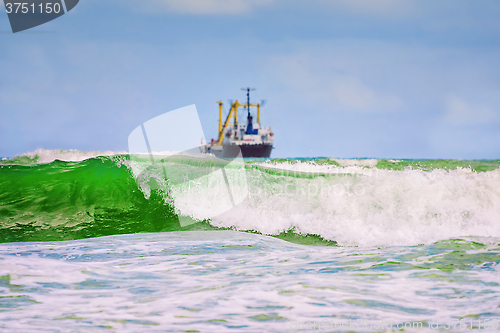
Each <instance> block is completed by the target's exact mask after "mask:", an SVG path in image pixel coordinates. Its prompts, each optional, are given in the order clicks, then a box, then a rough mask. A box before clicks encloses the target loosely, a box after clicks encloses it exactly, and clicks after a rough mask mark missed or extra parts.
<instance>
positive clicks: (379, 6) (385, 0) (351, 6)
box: [323, 0, 415, 18]
mask: <svg viewBox="0 0 500 333" xmlns="http://www.w3.org/2000/svg"><path fill="white" fill-rule="evenodd" d="M323 2H324V3H325V4H327V5H328V6H330V7H332V8H334V9H336V10H341V11H346V12H348V13H350V14H354V15H361V16H375V17H382V18H388V17H395V18H402V17H403V16H407V15H408V14H410V13H412V12H414V11H415V5H414V3H413V1H411V0H336V1H331V0H324V1H323Z"/></svg>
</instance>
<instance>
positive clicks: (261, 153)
mask: <svg viewBox="0 0 500 333" xmlns="http://www.w3.org/2000/svg"><path fill="white" fill-rule="evenodd" d="M245 90H246V91H247V103H246V104H240V103H239V102H238V100H236V101H235V102H234V103H231V105H230V109H229V114H228V115H227V117H226V120H225V121H224V122H223V121H222V120H223V119H222V118H223V117H222V113H223V103H222V102H217V104H219V133H218V136H217V140H215V139H212V140H211V142H210V143H206V144H203V145H201V146H200V150H201V152H202V153H206V154H214V155H215V156H216V157H218V158H234V157H237V156H239V155H240V152H241V155H242V156H243V157H270V156H271V152H272V150H273V145H274V140H273V136H274V133H273V131H272V129H271V127H262V126H261V124H260V108H261V106H262V104H251V103H250V91H252V90H253V89H250V88H245ZM240 108H243V109H246V111H247V117H246V121H243V122H238V111H239V109H240ZM250 108H255V109H256V116H257V117H256V118H257V119H256V121H255V122H254V117H253V116H252V113H251V109H250Z"/></svg>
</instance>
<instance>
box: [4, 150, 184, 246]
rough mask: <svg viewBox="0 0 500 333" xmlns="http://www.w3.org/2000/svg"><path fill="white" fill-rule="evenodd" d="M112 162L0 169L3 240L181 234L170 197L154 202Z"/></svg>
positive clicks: (155, 194) (155, 197) (157, 196)
mask: <svg viewBox="0 0 500 333" xmlns="http://www.w3.org/2000/svg"><path fill="white" fill-rule="evenodd" d="M122 158H123V157H122ZM117 162H118V161H117V160H116V158H115V159H112V158H92V159H88V160H85V161H83V162H61V161H57V160H56V161H54V162H52V163H48V164H41V165H30V166H25V165H2V166H0V184H1V189H2V190H1V192H0V221H1V223H0V240H1V241H2V242H20V241H48V240H70V239H80V238H89V237H98V236H106V235H114V234H125V233H137V232H158V231H173V230H180V225H179V222H178V218H177V215H176V214H175V212H174V207H173V206H172V205H171V204H169V203H168V200H166V199H168V198H167V194H165V193H162V192H161V191H160V190H152V191H151V194H150V196H149V198H146V197H145V195H144V193H143V192H141V189H140V188H139V186H138V185H137V183H136V182H135V180H134V178H133V177H132V175H131V172H130V170H129V169H128V168H127V167H126V166H125V165H123V164H120V163H117Z"/></svg>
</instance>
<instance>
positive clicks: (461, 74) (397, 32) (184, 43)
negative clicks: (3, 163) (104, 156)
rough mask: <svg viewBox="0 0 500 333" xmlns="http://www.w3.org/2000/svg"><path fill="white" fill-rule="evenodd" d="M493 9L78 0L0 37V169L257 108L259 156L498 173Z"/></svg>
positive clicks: (0, 25) (264, 0) (367, 1)
mask: <svg viewBox="0 0 500 333" xmlns="http://www.w3.org/2000/svg"><path fill="white" fill-rule="evenodd" d="M499 17H500V2H498V1H496V0H492V1H486V0H479V1H462V0H447V1H439V0H437V1H413V0H379V1H376V0H308V1H305V0H300V1H299V0H141V1H132V0H80V3H79V4H78V6H77V7H75V9H73V10H72V11H71V12H70V13H68V14H67V15H64V16H62V17H60V18H58V19H56V20H54V21H52V22H50V23H47V24H45V25H42V26H39V27H36V28H34V29H31V30H28V31H25V32H20V33H17V34H12V33H9V31H10V26H9V23H8V18H7V15H6V13H5V12H4V11H3V10H2V11H0V66H1V67H0V68H1V69H0V156H14V155H18V154H22V153H24V152H28V151H33V150H35V149H37V148H45V149H79V150H92V151H93V150H127V137H128V135H129V134H130V132H131V131H132V130H133V129H134V128H135V127H137V126H139V125H140V124H141V123H143V122H145V121H147V120H149V119H151V118H153V117H155V116H158V115H160V114H162V113H164V112H167V111H170V110H174V109H177V108H180V107H183V106H186V105H190V104H196V106H197V108H198V112H199V114H200V119H201V122H202V125H203V127H204V131H205V136H206V138H207V139H210V138H212V137H215V136H216V131H217V116H218V110H217V104H216V103H215V101H217V100H222V101H224V102H225V103H226V104H225V108H226V111H227V100H228V99H232V100H234V99H240V100H243V99H244V98H245V95H244V92H242V91H241V90H240V88H242V87H247V86H251V87H255V88H257V90H256V91H255V93H254V95H253V97H254V101H260V100H262V99H265V100H267V104H266V105H265V107H264V108H263V110H262V123H263V125H266V126H272V128H273V130H274V132H275V134H276V135H275V146H276V149H275V150H274V151H273V157H307V156H311V157H312V156H331V157H344V158H351V157H380V158H459V159H498V158H500V60H499V59H500V20H499V19H498V18H499Z"/></svg>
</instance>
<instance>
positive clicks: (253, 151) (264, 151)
mask: <svg viewBox="0 0 500 333" xmlns="http://www.w3.org/2000/svg"><path fill="white" fill-rule="evenodd" d="M240 150H241V154H242V155H243V157H270V156H271V151H272V150H273V146H272V145H270V144H254V145H251V144H250V145H231V144H229V145H228V144H225V145H223V146H222V149H221V150H215V149H214V150H213V151H212V152H213V153H214V154H215V156H217V157H219V158H234V157H236V156H239V155H240Z"/></svg>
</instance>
